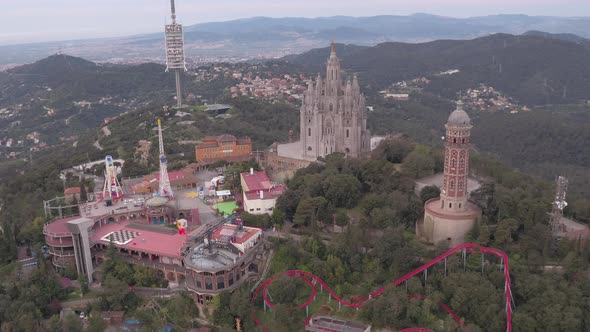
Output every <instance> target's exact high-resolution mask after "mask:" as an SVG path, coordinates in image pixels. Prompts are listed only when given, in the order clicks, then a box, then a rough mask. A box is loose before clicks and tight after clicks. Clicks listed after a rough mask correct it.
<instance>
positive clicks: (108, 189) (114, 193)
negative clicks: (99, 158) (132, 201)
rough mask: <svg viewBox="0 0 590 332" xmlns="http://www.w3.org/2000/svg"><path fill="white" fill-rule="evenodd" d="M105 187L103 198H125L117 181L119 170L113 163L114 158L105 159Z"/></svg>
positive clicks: (107, 157)
mask: <svg viewBox="0 0 590 332" xmlns="http://www.w3.org/2000/svg"><path fill="white" fill-rule="evenodd" d="M104 164H105V165H104V166H105V169H104V187H103V189H102V197H103V198H106V197H109V198H119V197H121V196H123V189H122V188H121V184H120V183H119V179H117V168H116V167H115V164H114V163H113V157H111V156H106V157H105V159H104Z"/></svg>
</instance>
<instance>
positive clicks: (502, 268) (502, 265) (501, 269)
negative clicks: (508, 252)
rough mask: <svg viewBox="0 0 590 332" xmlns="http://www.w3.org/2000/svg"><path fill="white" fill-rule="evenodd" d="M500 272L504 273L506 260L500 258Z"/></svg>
mask: <svg viewBox="0 0 590 332" xmlns="http://www.w3.org/2000/svg"><path fill="white" fill-rule="evenodd" d="M500 271H502V272H504V258H500Z"/></svg>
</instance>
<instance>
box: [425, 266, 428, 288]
mask: <svg viewBox="0 0 590 332" xmlns="http://www.w3.org/2000/svg"><path fill="white" fill-rule="evenodd" d="M426 281H428V269H424V285H426Z"/></svg>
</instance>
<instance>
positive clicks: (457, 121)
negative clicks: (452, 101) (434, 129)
mask: <svg viewBox="0 0 590 332" xmlns="http://www.w3.org/2000/svg"><path fill="white" fill-rule="evenodd" d="M447 124H448V125H454V126H470V125H471V119H470V118H469V115H467V112H465V111H464V110H463V102H462V101H460V100H459V101H458V102H457V109H456V110H454V111H453V112H452V113H451V115H449V120H448V121H447Z"/></svg>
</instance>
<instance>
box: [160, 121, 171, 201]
mask: <svg viewBox="0 0 590 332" xmlns="http://www.w3.org/2000/svg"><path fill="white" fill-rule="evenodd" d="M158 141H159V149H160V182H159V188H158V195H160V196H162V197H168V198H170V199H174V193H173V192H172V187H170V179H169V178H168V160H167V159H166V154H165V153H164V139H163V138H162V121H160V119H158Z"/></svg>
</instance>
